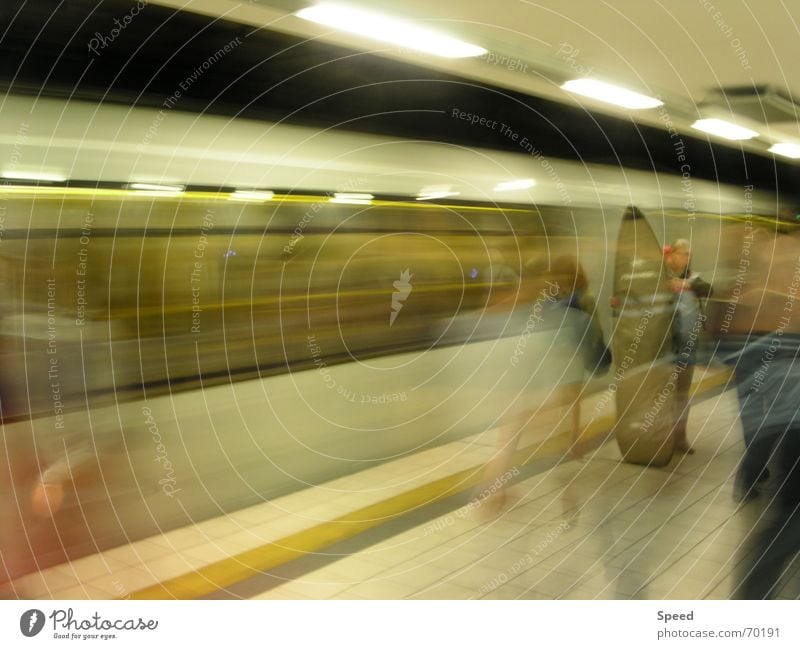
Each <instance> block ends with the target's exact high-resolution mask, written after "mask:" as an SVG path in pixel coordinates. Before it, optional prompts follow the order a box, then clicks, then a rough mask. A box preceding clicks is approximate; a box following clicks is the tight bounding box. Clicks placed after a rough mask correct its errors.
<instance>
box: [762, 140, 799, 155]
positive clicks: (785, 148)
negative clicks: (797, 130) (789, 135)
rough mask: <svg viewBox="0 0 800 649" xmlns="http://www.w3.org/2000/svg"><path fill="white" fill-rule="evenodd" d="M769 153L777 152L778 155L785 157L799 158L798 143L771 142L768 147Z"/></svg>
mask: <svg viewBox="0 0 800 649" xmlns="http://www.w3.org/2000/svg"><path fill="white" fill-rule="evenodd" d="M769 152H770V153H777V154H778V155H782V156H785V157H787V158H800V144H792V143H791V142H779V143H778V144H773V145H772V146H771V147H770V148H769Z"/></svg>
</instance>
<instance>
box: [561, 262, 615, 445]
mask: <svg viewBox="0 0 800 649" xmlns="http://www.w3.org/2000/svg"><path fill="white" fill-rule="evenodd" d="M548 281H549V283H550V284H551V285H552V286H553V287H554V289H555V290H554V293H553V297H554V302H555V304H557V305H558V306H560V307H563V308H565V309H575V310H577V311H579V312H580V313H581V314H584V315H585V316H586V317H585V318H581V320H582V321H583V323H584V329H583V330H582V331H579V332H577V334H578V335H579V343H580V344H579V345H578V346H577V347H576V350H577V351H579V352H580V354H581V357H582V367H581V366H576V368H575V370H574V372H573V375H572V376H569V377H565V378H564V385H563V386H562V388H561V391H560V394H561V397H562V400H563V402H564V405H565V406H566V407H567V412H568V418H569V423H570V432H571V444H570V455H571V456H573V457H578V456H580V455H583V452H584V445H583V441H582V438H581V433H582V431H581V430H580V421H581V411H580V403H581V398H582V396H583V390H584V388H585V385H586V382H585V376H584V372H583V370H585V371H586V372H589V373H590V374H593V373H596V372H604V371H606V370H607V369H608V367H609V366H610V365H611V352H610V351H609V349H608V346H607V345H606V343H605V338H604V336H603V329H602V327H601V326H600V323H599V321H598V318H597V304H596V302H595V299H594V297H592V295H591V294H590V293H589V280H588V279H587V278H586V272H585V271H584V270H583V267H582V266H581V264H580V263H579V262H578V258H577V257H576V256H575V255H561V256H559V257H557V258H556V259H555V261H554V262H553V265H552V268H551V269H550V272H549V279H548Z"/></svg>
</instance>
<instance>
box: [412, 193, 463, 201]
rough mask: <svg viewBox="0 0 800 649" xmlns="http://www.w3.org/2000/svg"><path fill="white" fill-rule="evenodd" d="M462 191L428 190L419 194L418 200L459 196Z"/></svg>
mask: <svg viewBox="0 0 800 649" xmlns="http://www.w3.org/2000/svg"><path fill="white" fill-rule="evenodd" d="M460 193H461V192H445V191H441V192H428V193H426V194H420V195H419V196H417V200H418V201H432V200H434V199H437V198H447V197H448V196H458V195H459V194H460Z"/></svg>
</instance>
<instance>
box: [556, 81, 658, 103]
mask: <svg viewBox="0 0 800 649" xmlns="http://www.w3.org/2000/svg"><path fill="white" fill-rule="evenodd" d="M561 89H562V90H566V91H567V92H573V93H575V94H577V95H583V96H585V97H591V98H592V99H597V100H598V101H604V102H606V103H607V104H614V106H620V107H622V108H630V109H632V110H641V109H644V108H656V107H658V106H663V105H664V102H663V101H661V100H659V99H656V98H655V97H648V96H647V95H642V94H640V93H638V92H633V91H632V90H627V89H626V88H620V87H619V86H615V85H614V84H611V83H605V82H604V81H597V80H596V79H573V80H572V81H567V82H566V83H565V84H564V85H562V86H561Z"/></svg>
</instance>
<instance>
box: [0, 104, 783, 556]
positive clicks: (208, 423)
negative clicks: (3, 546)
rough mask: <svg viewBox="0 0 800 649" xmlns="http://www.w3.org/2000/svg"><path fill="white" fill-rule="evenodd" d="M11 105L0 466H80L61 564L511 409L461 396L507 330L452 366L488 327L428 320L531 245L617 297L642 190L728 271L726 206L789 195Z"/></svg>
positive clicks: (67, 507) (315, 134)
mask: <svg viewBox="0 0 800 649" xmlns="http://www.w3.org/2000/svg"><path fill="white" fill-rule="evenodd" d="M0 124H2V132H1V133H0V160H1V161H2V164H3V165H4V166H3V168H2V169H0V173H1V174H2V177H3V179H4V180H3V182H4V183H5V184H4V185H0V226H2V230H1V231H0V235H1V237H0V264H2V299H3V311H2V318H0V322H1V324H2V354H3V360H2V366H0V371H1V372H2V376H0V380H1V381H2V389H1V390H0V398H1V399H2V400H1V401H0V406H1V407H2V417H3V422H4V423H3V434H4V439H5V441H6V444H5V451H4V452H5V453H7V454H8V455H9V456H10V464H9V462H7V461H5V460H4V461H3V466H4V467H7V466H10V467H11V468H10V469H8V470H6V469H3V471H6V472H7V475H5V476H4V477H3V482H4V483H6V484H7V485H17V487H19V488H20V489H21V490H19V491H15V497H16V498H17V500H19V494H20V493H22V494H24V493H25V491H24V488H25V487H24V485H25V484H29V483H30V481H31V479H32V476H35V475H38V474H41V473H43V472H46V471H47V470H48V469H50V470H52V467H57V469H58V468H59V467H60V469H58V470H61V471H62V472H63V473H64V474H65V475H68V476H69V481H70V485H71V486H70V489H69V492H68V494H67V497H66V499H65V501H64V506H63V508H62V509H61V511H59V512H58V513H57V514H56V516H55V520H54V523H55V526H56V528H58V529H59V530H60V532H59V534H60V536H59V540H58V543H51V546H48V547H45V546H46V545H47V542H45V541H41V542H40V547H38V549H37V550H36V554H37V555H38V556H39V559H40V561H44V562H45V563H46V562H48V561H55V560H58V558H59V557H63V554H64V553H67V554H68V555H72V556H75V555H79V554H81V553H84V552H87V551H95V550H96V549H97V548H98V547H99V548H103V547H110V546H114V545H117V544H119V543H122V542H125V541H127V540H131V539H135V538H141V537H143V536H146V535H148V534H152V533H155V532H157V531H159V530H161V531H164V530H166V529H169V528H172V527H177V526H180V525H185V524H187V523H188V522H189V521H191V520H200V519H203V518H206V517H209V516H213V515H218V514H219V513H221V512H225V511H231V510H234V509H237V508H240V507H244V506H247V505H249V504H252V503H255V502H259V501H262V500H263V499H265V498H270V497H274V496H276V495H279V494H284V493H288V492H291V491H293V490H296V489H300V488H304V487H305V486H307V485H313V484H319V483H321V482H323V481H326V480H329V479H332V478H334V477H336V476H338V475H343V474H346V473H351V472H354V471H357V470H359V469H360V468H363V467H366V466H369V465H370V464H372V463H376V462H381V461H385V460H387V459H389V458H393V457H398V456H399V455H402V454H404V453H410V452H414V451H415V450H418V449H420V448H425V447H428V446H431V445H436V444H441V443H444V442H446V441H448V440H451V439H453V438H455V437H459V436H463V435H466V434H469V433H472V432H477V431H479V430H482V429H484V428H486V427H490V426H492V424H493V423H494V422H496V421H497V417H498V416H500V414H501V413H502V410H503V404H502V403H483V404H482V405H481V407H479V408H475V407H473V408H472V409H470V411H469V413H467V414H468V415H469V416H466V415H465V416H461V417H454V414H453V408H452V407H449V406H448V403H447V402H448V400H449V399H450V397H451V396H453V395H454V394H455V393H456V392H458V390H460V389H462V388H463V387H464V385H465V383H466V382H467V380H468V381H472V389H475V387H476V386H477V387H478V389H480V381H481V370H480V368H481V366H482V363H484V362H485V361H486V356H487V355H488V354H491V348H489V351H486V348H485V347H480V350H481V351H480V352H478V353H477V354H476V355H474V357H472V360H470V358H471V357H469V356H466V357H464V356H461V357H460V361H459V363H458V366H459V367H461V368H465V367H469V366H470V365H474V366H475V367H476V369H477V373H473V375H471V376H470V377H467V379H465V383H459V384H458V385H448V384H447V383H446V382H445V383H444V384H443V383H442V378H441V377H442V374H441V369H442V368H443V367H447V365H448V364H449V363H450V362H451V361H452V359H453V358H455V357H456V356H458V355H459V354H469V353H470V352H469V345H466V346H465V347H458V346H455V347H453V344H454V343H458V342H460V343H470V342H471V341H470V338H469V333H468V332H467V333H465V334H464V336H463V340H461V341H454V340H453V339H452V336H451V337H450V338H448V345H449V347H448V346H446V345H444V344H441V343H439V344H437V334H436V332H437V331H441V328H442V323H448V322H450V321H452V320H453V319H454V318H455V317H457V316H459V315H463V314H465V313H470V312H475V311H476V310H477V311H478V312H480V310H481V309H484V308H486V306H487V304H489V303H490V302H491V299H492V294H493V291H496V290H498V289H499V288H502V287H506V288H507V287H508V285H509V284H511V285H513V283H514V278H517V277H520V276H522V275H523V274H524V267H525V264H526V263H527V262H528V260H530V259H531V258H533V257H537V256H538V257H539V258H541V259H545V260H549V259H551V258H554V257H555V256H557V255H559V254H563V253H569V254H573V255H576V256H577V257H578V258H579V259H580V261H581V263H582V265H583V266H584V268H585V269H586V271H587V274H588V276H589V277H590V283H591V286H590V288H591V291H592V292H593V293H594V294H595V295H596V296H597V300H598V304H600V305H604V304H606V303H607V301H608V297H609V292H610V283H611V274H612V271H611V269H612V268H613V263H612V261H613V254H614V250H613V242H614V241H615V240H616V236H617V227H618V224H619V220H620V218H621V215H622V213H623V211H624V209H625V208H626V206H628V205H630V204H635V205H637V206H639V207H640V208H641V209H643V210H644V212H645V214H646V215H647V217H648V219H649V220H650V223H651V225H652V226H653V228H654V229H655V231H656V232H657V234H658V236H659V237H660V238H661V239H662V240H663V241H664V242H667V241H670V240H672V239H674V238H676V237H678V236H680V237H687V238H691V239H692V241H693V243H694V246H695V249H696V250H701V251H702V254H697V255H696V256H695V263H694V265H695V267H696V269H697V270H700V271H705V275H706V276H707V277H708V278H709V279H710V280H711V281H712V282H713V281H724V279H725V278H724V277H723V273H724V271H723V270H722V268H723V266H724V264H721V263H720V261H721V260H720V258H719V252H718V250H719V246H718V243H719V241H720V239H721V237H722V236H723V234H722V233H723V231H724V227H725V223H726V219H725V218H721V216H722V217H726V216H729V217H731V219H732V220H735V218H736V216H737V215H745V216H753V215H758V214H774V213H775V212H776V198H775V197H774V196H772V195H769V194H761V193H758V192H753V191H752V188H750V189H748V188H742V187H727V186H720V185H718V184H715V183H711V182H706V181H701V180H697V179H693V178H691V177H688V176H685V177H677V176H670V175H663V174H657V173H647V172H642V171H631V170H626V169H615V168H610V167H599V166H587V165H579V164H576V163H571V162H564V161H560V160H555V159H546V158H543V157H542V156H540V155H533V154H531V153H530V152H525V151H522V150H521V151H520V153H519V154H516V155H512V154H508V153H497V152H494V151H489V150H476V149H464V148H462V147H456V146H451V145H448V144H447V143H431V142H417V141H401V140H393V139H389V138H382V137H379V136H373V135H362V134H354V133H344V132H335V131H322V132H319V131H317V130H314V129H311V128H305V127H297V126H287V125H282V124H267V123H263V122H256V121H248V120H243V119H225V118H221V117H214V116H206V115H194V114H189V113H183V112H180V111H178V110H175V109H162V110H155V109H144V108H128V107H125V106H119V105H109V104H92V103H87V102H81V101H69V102H63V101H59V100H51V99H43V98H36V97H27V96H14V95H7V96H4V97H3V98H2V102H0ZM531 139H532V140H535V137H533V136H532V137H531ZM531 181H533V182H531ZM534 183H535V184H534ZM501 270H502V271H503V272H499V271H501ZM600 317H601V321H602V323H603V326H604V329H605V331H606V336H608V335H610V333H611V331H610V327H611V320H610V315H609V314H608V312H607V311H606V310H605V309H601V312H600ZM476 344H477V343H476ZM475 349H477V347H476V348H475ZM465 350H466V351H465ZM537 353H541V354H547V353H548V347H547V344H546V343H543V344H542V345H541V347H540V348H539V350H538V352H537ZM465 358H466V362H465ZM547 380H548V381H555V382H557V380H558V377H557V376H551V375H548V377H547ZM450 406H452V403H451V404H450ZM20 458H22V459H20ZM375 488H377V489H380V488H381V486H380V485H376V486H375ZM20 516H22V517H23V518H24V516H23V514H20ZM76 521H79V522H77V523H76ZM68 523H69V524H68ZM49 538H51V539H52V536H51V537H49ZM31 543H32V544H34V545H35V544H36V543H37V542H36V540H35V538H34V540H33V541H31ZM41 544H44V545H41ZM48 553H49V554H48ZM43 556H49V557H50V559H47V558H45V559H42V557H43Z"/></svg>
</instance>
